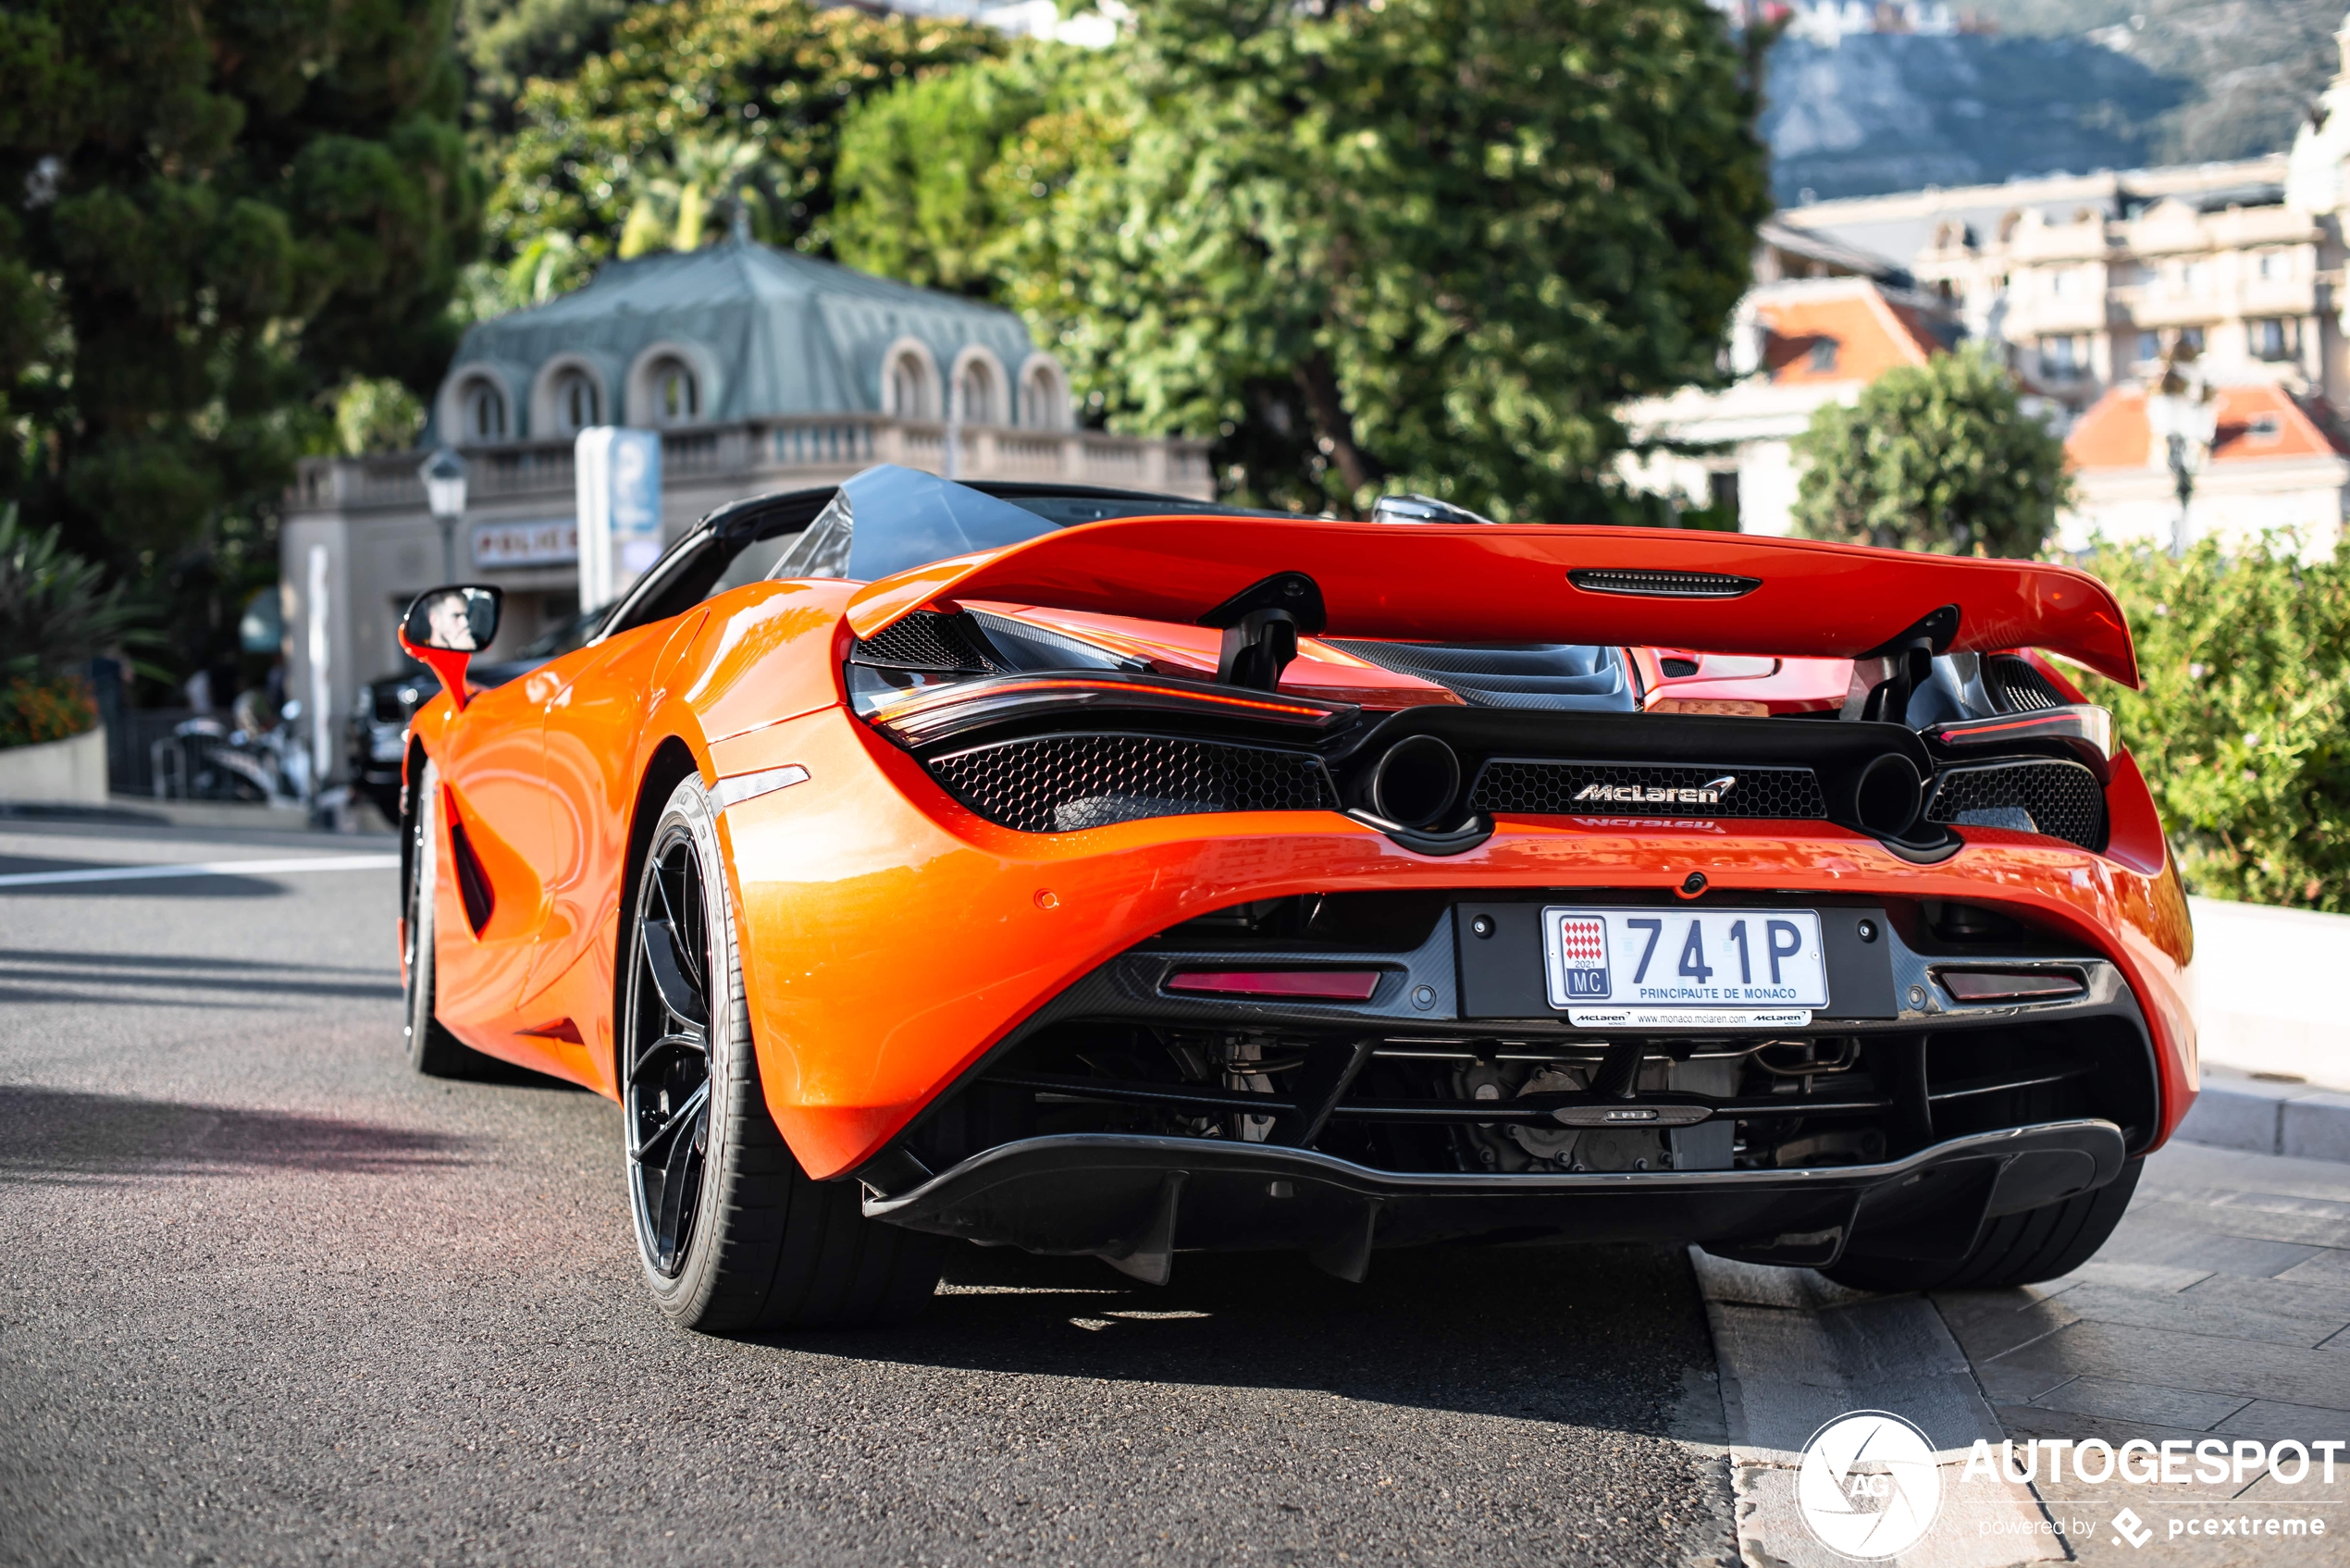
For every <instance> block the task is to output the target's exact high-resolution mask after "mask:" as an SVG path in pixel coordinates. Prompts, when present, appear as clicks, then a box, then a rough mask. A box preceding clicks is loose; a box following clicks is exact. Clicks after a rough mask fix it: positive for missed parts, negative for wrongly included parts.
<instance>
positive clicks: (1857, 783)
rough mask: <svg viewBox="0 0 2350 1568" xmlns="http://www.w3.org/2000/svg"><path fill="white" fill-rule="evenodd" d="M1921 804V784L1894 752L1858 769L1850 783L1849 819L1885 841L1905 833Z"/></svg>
mask: <svg viewBox="0 0 2350 1568" xmlns="http://www.w3.org/2000/svg"><path fill="white" fill-rule="evenodd" d="M1924 803H1925V784H1924V781H1923V780H1922V779H1920V778H1919V777H1918V771H1917V769H1916V767H1915V766H1913V765H1912V764H1911V761H1910V759H1908V758H1906V757H1903V756H1900V755H1899V754H1898V753H1895V752H1887V753H1886V754H1885V755H1884V756H1882V757H1879V758H1877V759H1875V760H1874V761H1872V762H1871V763H1870V764H1869V765H1868V766H1867V767H1865V768H1863V769H1861V776H1860V777H1859V778H1858V779H1855V780H1854V781H1853V784H1852V820H1853V821H1857V822H1859V823H1860V824H1861V826H1862V827H1863V828H1866V829H1867V830H1868V831H1869V832H1871V833H1877V834H1879V835H1881V836H1883V837H1886V838H1899V837H1901V836H1903V835H1904V834H1906V833H1908V832H1909V831H1910V829H1911V826H1912V825H1913V824H1915V823H1916V821H1917V820H1918V809H1919V808H1920V807H1921V806H1923V804H1924Z"/></svg>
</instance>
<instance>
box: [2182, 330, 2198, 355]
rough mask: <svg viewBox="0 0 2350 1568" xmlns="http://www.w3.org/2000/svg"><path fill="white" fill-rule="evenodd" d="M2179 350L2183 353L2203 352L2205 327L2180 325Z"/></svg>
mask: <svg viewBox="0 0 2350 1568" xmlns="http://www.w3.org/2000/svg"><path fill="white" fill-rule="evenodd" d="M2179 352H2181V353H2183V354H2199V353H2201V352H2203V328H2202V327H2180V328H2179Z"/></svg>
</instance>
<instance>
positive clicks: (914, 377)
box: [882, 350, 932, 419]
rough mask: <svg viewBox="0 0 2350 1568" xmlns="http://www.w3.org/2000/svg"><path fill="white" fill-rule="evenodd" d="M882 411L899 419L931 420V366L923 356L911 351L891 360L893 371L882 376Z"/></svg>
mask: <svg viewBox="0 0 2350 1568" xmlns="http://www.w3.org/2000/svg"><path fill="white" fill-rule="evenodd" d="M882 404H883V407H882V412H883V413H884V414H890V415H892V416H894V417H896V418H898V419H928V418H930V417H932V414H931V406H930V366H929V365H928V364H924V363H923V361H922V356H921V355H920V354H918V353H915V352H912V351H911V350H909V351H907V352H905V353H902V354H899V355H898V356H897V358H896V359H893V360H891V361H890V362H889V374H888V375H887V376H884V377H882Z"/></svg>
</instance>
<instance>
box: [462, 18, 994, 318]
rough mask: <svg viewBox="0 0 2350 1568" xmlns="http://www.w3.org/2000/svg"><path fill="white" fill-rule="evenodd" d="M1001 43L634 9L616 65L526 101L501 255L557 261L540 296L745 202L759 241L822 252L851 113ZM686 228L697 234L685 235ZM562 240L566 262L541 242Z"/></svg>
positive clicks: (603, 65) (507, 191)
mask: <svg viewBox="0 0 2350 1568" xmlns="http://www.w3.org/2000/svg"><path fill="white" fill-rule="evenodd" d="M1001 47H1002V44H1001V42H1000V40H999V39H998V38H997V37H996V34H994V33H993V32H991V31H988V30H986V29H984V28H980V27H977V26H974V25H972V24H971V23H968V22H963V21H958V20H953V19H941V18H934V17H921V16H901V15H889V16H880V17H876V16H871V15H868V14H866V13H864V12H862V11H859V10H854V9H849V8H847V7H842V8H837V9H825V10H818V9H815V8H814V7H813V6H810V4H809V3H808V0H672V3H670V4H667V5H659V6H638V7H637V8H635V9H633V10H631V11H629V12H628V13H627V15H626V16H625V17H624V18H623V19H621V20H620V21H619V22H618V23H617V24H616V25H614V26H613V28H612V48H611V50H610V52H608V53H605V54H600V55H595V56H589V57H588V58H587V59H586V60H585V61H583V62H582V63H581V65H580V67H579V69H578V72H577V74H576V75H575V76H572V77H570V78H568V79H565V80H538V81H533V82H532V83H530V85H529V86H528V87H527V88H526V90H525V92H524V93H523V97H522V101H521V103H520V105H518V109H517V119H518V129H517V130H516V131H515V133H514V135H513V139H512V140H511V141H510V142H506V143H505V144H503V146H502V147H501V149H500V150H499V153H498V154H497V185H496V189H495V191H493V193H492V196H491V199H490V204H489V234H490V239H491V241H492V253H493V256H494V257H495V259H496V261H497V262H498V264H499V265H501V267H505V268H507V269H509V276H510V278H512V276H513V275H512V270H511V269H512V268H513V267H514V266H515V265H517V264H523V263H527V265H529V266H530V267H532V268H538V267H539V266H540V265H542V264H547V265H549V267H550V270H548V272H547V274H546V277H545V280H544V284H543V287H549V288H552V289H554V290H561V289H563V288H566V287H574V286H576V285H577V284H578V283H580V282H584V281H585V280H586V278H587V277H588V276H589V275H590V274H591V273H592V272H593V270H594V267H595V265H597V264H598V263H599V262H601V261H603V260H606V259H608V258H610V257H612V256H613V255H615V254H618V253H619V252H620V250H621V246H622V241H623V239H624V237H625V236H629V237H631V239H630V242H631V249H632V252H633V251H634V250H635V249H637V248H639V247H649V246H650V245H653V244H655V243H661V244H669V245H673V246H675V245H683V246H685V247H686V248H691V246H692V245H694V244H696V243H699V242H700V241H704V240H706V239H710V238H714V237H717V236H719V235H723V234H724V232H725V231H726V229H727V228H728V227H729V226H730V225H731V224H732V222H733V221H734V209H735V207H736V206H737V205H739V206H741V207H742V209H743V211H744V215H745V216H746V217H747V218H748V220H749V223H750V227H751V229H752V232H753V233H754V234H756V235H757V237H758V238H760V239H761V240H764V241H768V242H770V243H773V244H778V245H785V246H793V247H797V248H798V249H799V250H801V251H804V252H807V253H811V254H816V255H824V254H828V253H830V251H831V248H832V229H831V227H830V217H831V213H832V209H833V203H834V182H833V166H834V162H835V158H836V156H837V154H838V136H839V130H840V122H841V119H842V117H843V116H844V114H845V113H846V112H847V109H848V108H849V107H850V106H851V105H854V104H855V103H856V102H857V101H858V100H859V99H860V97H862V96H865V95H868V94H874V93H881V92H884V91H885V90H887V89H888V88H889V87H891V86H892V85H894V84H896V83H897V82H900V81H906V80H915V79H919V78H920V77H921V76H922V75H924V74H925V73H928V72H933V71H937V70H941V69H944V68H947V67H950V66H956V65H960V64H963V63H965V62H968V61H971V60H976V59H980V58H983V57H985V56H990V55H993V54H995V53H996V52H998V51H999V50H1000V49H1001ZM705 177H706V178H705ZM746 192H748V195H747V194H746ZM721 196H723V197H724V199H714V198H718V197H721ZM754 198H755V199H754ZM632 215H634V224H635V228H634V231H633V236H632V231H631V222H632ZM681 217H686V218H690V219H691V220H692V221H691V222H689V223H688V224H687V225H686V231H685V232H680V231H679V223H678V220H679V219H680V218H681ZM556 235H563V236H567V237H569V240H570V241H571V244H570V247H569V248H568V249H567V250H557V249H550V248H549V247H548V246H547V245H546V243H545V241H548V240H549V239H550V237H552V236H556ZM534 247H536V248H537V250H536V252H535V255H536V259H531V258H533V257H534ZM532 276H533V277H534V278H536V277H537V273H536V272H534V273H533V274H532ZM538 286H542V285H538V284H534V287H538ZM517 302H519V301H517Z"/></svg>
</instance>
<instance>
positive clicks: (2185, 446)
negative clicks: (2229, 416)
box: [2146, 360, 2220, 556]
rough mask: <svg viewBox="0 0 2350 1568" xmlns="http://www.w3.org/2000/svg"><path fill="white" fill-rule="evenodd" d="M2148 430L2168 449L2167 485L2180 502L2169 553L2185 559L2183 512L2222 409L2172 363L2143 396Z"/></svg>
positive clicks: (2198, 383)
mask: <svg viewBox="0 0 2350 1568" xmlns="http://www.w3.org/2000/svg"><path fill="white" fill-rule="evenodd" d="M2146 425H2147V427H2148V428H2150V429H2151V430H2152V431H2153V432H2154V434H2155V436H2156V437H2157V438H2159V439H2160V440H2161V441H2162V443H2163V444H2164V446H2165V448H2166V449H2167V455H2168V457H2169V459H2170V463H2171V488H2172V489H2173V490H2175V491H2176V492H2177V494H2178V497H2179V515H2178V519H2177V520H2176V521H2175V522H2173V523H2172V524H2171V554H2172V555H2173V556H2182V555H2184V554H2186V553H2187V544H2188V542H2189V538H2190V532H2189V528H2188V513H2187V508H2188V506H2189V504H2190V503H2191V502H2192V501H2193V500H2195V475H2197V474H2200V473H2201V472H2202V471H2203V464H2204V463H2205V461H2206V460H2207V459H2208V458H2209V457H2210V455H2211V441H2212V438H2213V437H2215V436H2217V435H2218V434H2219V430H2220V405H2219V403H2218V401H2216V400H2214V399H2213V397H2212V396H2211V389H2210V388H2209V387H2208V386H2206V385H2204V382H2203V377H2200V376H2195V377H2189V376H2187V375H2184V374H2183V373H2182V372H2181V371H2180V369H2179V365H2178V362H2177V361H2175V360H2173V361H2171V363H2169V364H2166V365H2164V366H2163V371H2162V380H2161V381H2160V383H2159V384H2158V386H2157V387H2156V389H2154V390H2153V391H2152V392H2149V393H2148V394H2146Z"/></svg>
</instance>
